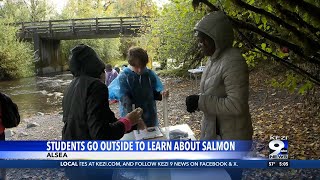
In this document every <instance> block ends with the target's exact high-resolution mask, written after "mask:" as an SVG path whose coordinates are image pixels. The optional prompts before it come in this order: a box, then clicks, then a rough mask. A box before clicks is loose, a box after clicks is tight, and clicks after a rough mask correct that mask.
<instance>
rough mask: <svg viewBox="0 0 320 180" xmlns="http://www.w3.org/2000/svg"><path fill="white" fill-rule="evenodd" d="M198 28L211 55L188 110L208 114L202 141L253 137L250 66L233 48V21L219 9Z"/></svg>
mask: <svg viewBox="0 0 320 180" xmlns="http://www.w3.org/2000/svg"><path fill="white" fill-rule="evenodd" d="M194 30H195V34H196V36H197V38H198V42H199V46H200V47H201V50H202V51H203V53H204V55H205V56H209V60H208V62H207V64H206V67H205V69H204V72H203V74H202V77H201V81H200V94H199V95H190V96H188V97H187V98H186V105H187V111H188V112H191V113H192V112H195V111H196V110H200V111H202V112H203V114H204V115H203V119H202V124H201V140H217V139H221V140H252V134H253V129H252V122H251V116H250V112H249V104H248V96H249V73H248V66H247V64H246V61H245V60H244V58H243V57H242V55H241V53H240V51H239V49H237V48H233V47H232V44H233V40H234V34H233V28H232V25H231V23H230V21H229V20H228V18H227V16H226V15H225V14H224V13H223V12H221V11H215V12H212V13H209V14H207V15H206V16H205V17H204V18H203V19H201V20H200V21H199V22H198V23H197V24H196V26H195V28H194ZM249 148H250V147H248V149H249ZM239 173H241V172H239ZM239 173H238V175H239ZM240 175H241V174H240ZM230 176H232V174H230ZM233 179H234V178H233Z"/></svg>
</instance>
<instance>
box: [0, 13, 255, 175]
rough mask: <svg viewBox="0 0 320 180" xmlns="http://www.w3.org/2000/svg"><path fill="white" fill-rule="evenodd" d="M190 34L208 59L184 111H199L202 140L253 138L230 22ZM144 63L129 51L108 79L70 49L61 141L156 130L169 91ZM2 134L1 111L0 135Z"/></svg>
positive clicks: (97, 62)
mask: <svg viewBox="0 0 320 180" xmlns="http://www.w3.org/2000/svg"><path fill="white" fill-rule="evenodd" d="M194 30H195V36H196V37H197V39H198V45H199V47H200V48H201V50H202V52H203V53H204V55H205V56H208V57H209V58H208V61H207V64H206V67H205V69H204V72H203V74H202V78H201V82H200V93H199V94H194V95H190V96H188V97H186V109H187V111H188V112H190V113H193V112H195V111H202V112H203V118H202V121H201V135H200V139H201V140H217V139H221V140H251V139H252V134H253V128H252V122H251V116H250V113H249V105H248V96H249V76H248V67H247V64H246V62H245V60H244V58H243V57H242V55H241V52H240V51H239V49H237V48H233V47H232V44H233V41H234V34H233V28H232V25H231V23H230V21H229V19H228V18H227V17H226V15H225V14H224V13H223V12H220V11H217V12H212V13H209V14H207V15H206V16H205V17H204V18H203V19H201V20H200V21H199V22H198V23H197V24H196V26H195V28H194ZM148 59H149V58H148V54H147V52H146V51H145V50H144V49H142V48H139V47H133V48H130V49H129V51H128V64H129V66H128V67H126V68H124V69H123V70H122V72H121V73H120V74H119V75H117V77H116V78H115V79H113V80H109V79H107V78H106V73H110V72H112V70H111V71H110V66H107V68H106V66H105V64H104V63H103V61H102V60H101V59H100V58H99V57H98V55H97V54H96V52H95V51H94V50H93V49H92V48H91V47H89V46H87V45H84V44H80V45H77V46H76V47H74V48H73V49H72V50H71V58H70V60H69V67H70V71H71V73H72V74H73V76H74V79H73V80H72V82H71V83H70V85H69V87H68V88H67V89H66V90H65V92H64V97H63V102H62V108H63V122H64V126H63V130H62V139H63V140H119V139H121V138H122V137H123V135H124V134H125V133H128V132H130V131H132V130H134V129H143V128H145V127H152V126H157V125H158V118H157V108H156V103H155V101H156V100H161V99H162V98H163V97H168V96H169V92H168V91H164V90H163V85H162V83H161V81H160V79H159V77H158V76H157V75H156V74H155V72H154V71H152V70H150V69H148V68H147V67H146V65H147V63H148ZM103 79H105V80H103ZM111 81H112V82H111ZM106 84H107V85H109V87H110V89H108V86H107V85H106ZM112 85H114V86H112ZM112 87H113V88H114V87H117V88H115V89H112ZM109 91H110V93H111V94H112V93H113V95H114V96H115V97H116V98H117V99H118V100H119V106H120V115H121V117H120V118H116V117H115V115H114V113H113V112H112V111H111V110H110V107H109V97H110V96H109V95H110V93H109ZM0 107H1V106H0ZM2 131H3V127H1V108H0V135H1V134H2V133H1V132H2ZM1 137H2V136H1ZM249 148H250V147H248V149H249ZM68 171H69V178H70V179H79V178H80V179H90V178H91V177H92V172H93V170H88V171H86V172H85V173H80V172H79V171H76V172H75V171H73V172H72V169H68V170H67V174H68ZM232 171H233V172H232ZM108 172H109V174H108ZM228 172H229V173H230V176H231V177H232V179H241V170H237V169H234V170H230V171H228ZM106 173H107V174H106ZM106 176H110V177H109V178H108V177H106ZM111 177H112V171H105V170H104V177H103V178H102V179H110V178H111Z"/></svg>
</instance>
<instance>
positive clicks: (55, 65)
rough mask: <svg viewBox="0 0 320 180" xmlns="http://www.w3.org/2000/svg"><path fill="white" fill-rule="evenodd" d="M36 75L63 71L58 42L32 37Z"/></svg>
mask: <svg viewBox="0 0 320 180" xmlns="http://www.w3.org/2000/svg"><path fill="white" fill-rule="evenodd" d="M34 50H35V58H36V71H37V72H36V73H37V74H38V75H42V74H49V73H54V72H61V71H63V64H62V58H61V49H60V40H54V39H43V38H40V37H39V36H37V37H36V36H35V37H34Z"/></svg>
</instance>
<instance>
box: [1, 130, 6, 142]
mask: <svg viewBox="0 0 320 180" xmlns="http://www.w3.org/2000/svg"><path fill="white" fill-rule="evenodd" d="M4 140H6V136H5V135H4V132H3V133H2V134H0V141H4Z"/></svg>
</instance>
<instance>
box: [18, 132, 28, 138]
mask: <svg viewBox="0 0 320 180" xmlns="http://www.w3.org/2000/svg"><path fill="white" fill-rule="evenodd" d="M25 136H28V133H26V132H20V133H19V137H25Z"/></svg>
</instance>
